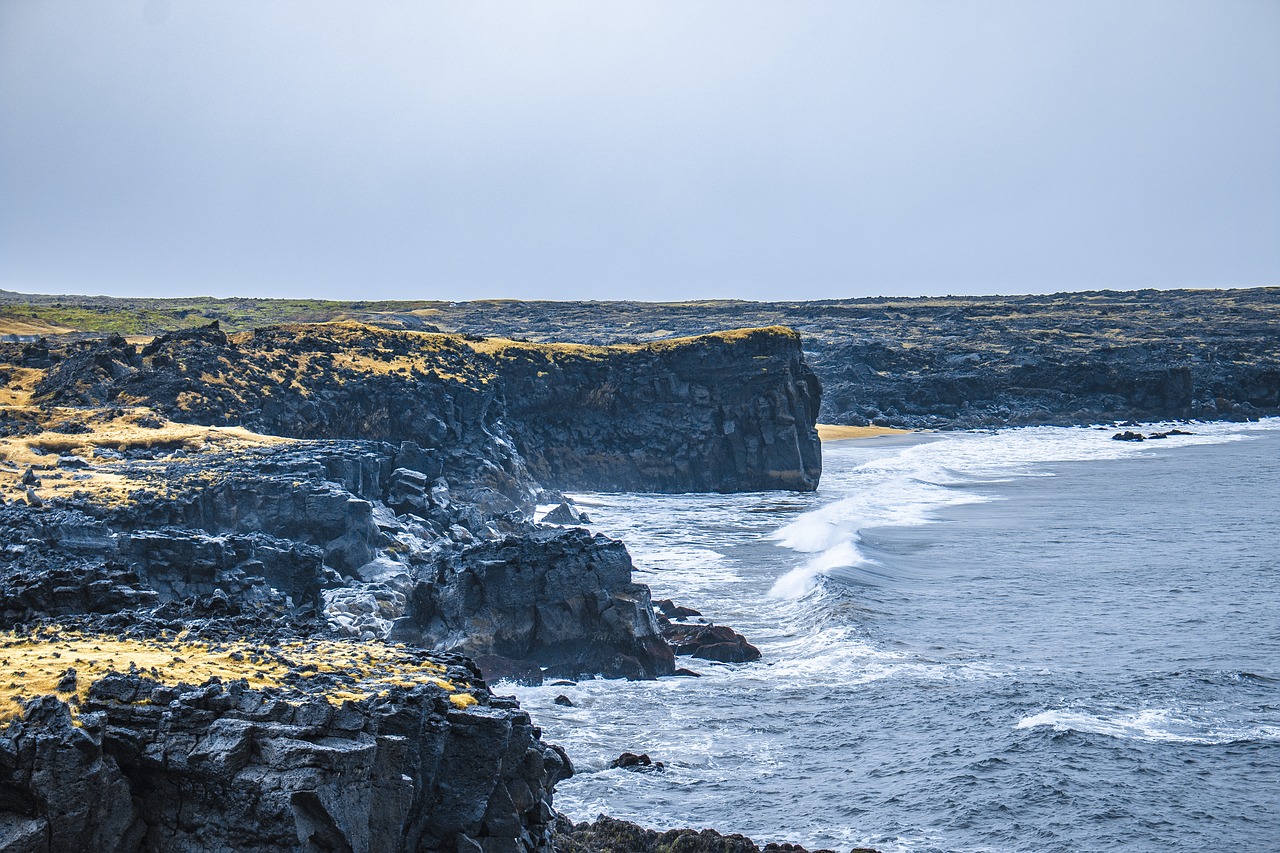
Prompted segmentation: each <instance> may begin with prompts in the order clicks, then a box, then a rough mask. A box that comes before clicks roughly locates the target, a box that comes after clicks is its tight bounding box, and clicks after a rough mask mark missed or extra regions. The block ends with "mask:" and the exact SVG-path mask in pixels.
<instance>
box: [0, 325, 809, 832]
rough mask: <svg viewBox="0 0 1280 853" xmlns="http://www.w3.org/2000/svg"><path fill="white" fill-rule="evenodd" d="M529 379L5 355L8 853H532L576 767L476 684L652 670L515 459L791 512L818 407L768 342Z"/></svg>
mask: <svg viewBox="0 0 1280 853" xmlns="http://www.w3.org/2000/svg"><path fill="white" fill-rule="evenodd" d="M536 349H539V348H536V347H528V346H527V345H523V344H519V343H517V342H512V341H484V340H479V339H475V340H472V339H467V338H464V337H461V336H456V335H436V334H422V333H410V332H398V331H386V330H379V329H371V328H368V327H364V326H359V325H356V324H333V325H328V326H319V327H313V326H305V327H277V328H273V329H265V330H261V331H258V332H255V333H251V334H243V335H233V336H229V335H226V334H224V333H223V332H222V331H221V330H220V329H218V328H216V327H206V328H199V329H194V330H187V331H183V332H179V333H174V334H171V335H166V336H162V337H160V338H158V339H156V340H154V341H152V342H151V343H150V344H148V345H146V346H144V347H142V348H141V349H139V348H138V346H137V345H136V344H134V343H130V342H128V341H126V340H124V339H123V338H120V337H116V336H112V337H109V338H106V339H100V340H93V341H83V342H76V341H71V342H67V341H63V342H60V343H58V342H55V343H53V344H50V343H49V342H34V343H28V344H24V345H21V346H9V347H7V348H5V349H3V350H2V351H0V356H3V357H5V358H7V359H8V360H7V361H6V362H5V363H3V364H0V379H3V381H4V388H3V396H0V661H2V662H3V663H4V665H5V666H6V668H7V670H8V672H9V673H10V677H11V679H12V680H11V681H10V682H9V690H10V696H11V703H10V704H9V706H8V708H7V711H6V709H5V708H3V707H0V850H5V851H8V850H13V851H19V850H23V851H26V850H31V851H55V850H56V851H64V850H65V851H71V850H76V851H79V850H84V849H91V850H106V851H117V853H125V851H129V853H132V851H143V850H146V851H181V850H193V849H200V850H210V851H223V850H225V851H230V850H264V851H265V850H298V851H320V850H348V851H384V850H385V851H402V850H403V851H410V850H412V851H428V850H429V851H449V853H454V851H469V853H500V852H501V853H506V851H512V853H514V851H549V849H550V845H551V843H552V842H551V827H550V821H551V819H552V817H553V811H552V801H551V795H552V791H553V788H554V785H555V783H556V782H557V781H558V780H559V779H562V778H564V777H565V776H566V775H568V774H569V773H571V772H572V771H571V767H570V765H569V763H568V759H567V757H566V756H564V754H563V753H562V752H560V751H558V750H557V749H556V748H555V747H552V746H548V745H545V744H542V743H541V741H540V738H539V732H538V730H537V728H536V727H535V726H533V725H532V723H531V722H530V720H529V718H528V717H527V715H525V714H523V713H522V712H521V711H519V709H518V707H516V704H515V702H514V700H508V699H503V698H501V697H496V696H493V695H492V694H491V693H489V691H488V689H487V686H486V683H485V679H486V678H498V677H512V678H519V679H523V680H526V681H534V682H536V681H538V680H540V679H541V678H543V677H544V674H545V675H548V676H554V677H578V676H593V675H603V676H606V677H620V678H621V677H625V678H656V677H660V676H663V675H668V674H670V673H672V671H673V668H674V654H673V652H672V649H671V647H670V646H669V645H668V644H667V642H666V641H665V640H664V639H663V635H662V634H661V633H660V631H659V624H658V620H657V618H656V616H655V613H654V610H653V605H652V602H651V601H650V596H649V590H648V588H647V587H645V586H643V585H640V584H636V583H634V582H633V581H632V570H633V567H632V564H631V559H630V556H629V555H628V554H627V552H626V549H625V548H624V547H623V546H622V545H621V543H618V542H615V541H612V540H609V539H607V538H605V537H603V536H598V535H592V534H591V533H589V532H587V531H586V530H583V529H580V528H559V527H551V526H545V525H538V524H535V523H533V522H532V520H531V518H530V511H531V510H532V507H533V505H534V501H535V498H536V497H538V495H539V491H540V484H539V483H538V481H537V480H536V479H535V478H534V476H533V475H532V474H531V473H530V471H529V469H528V467H527V466H526V465H525V462H524V459H523V457H522V456H521V454H520V452H519V451H518V449H517V447H518V443H520V442H523V443H527V445H528V446H529V447H530V448H532V450H531V452H532V453H534V454H536V455H535V457H534V458H536V459H537V464H538V465H539V466H540V467H539V471H545V472H548V475H549V472H551V471H552V470H553V467H552V466H553V465H555V464H559V465H561V466H565V465H567V464H568V463H567V461H566V460H567V457H563V456H558V455H557V454H556V453H555V452H553V449H552V447H551V444H552V442H555V441H559V440H566V441H569V440H571V441H574V442H576V447H577V448H578V449H579V450H580V451H581V452H584V453H589V452H590V443H591V442H596V443H598V445H599V451H598V453H597V454H596V455H597V456H598V457H599V459H597V460H595V461H594V462H593V463H592V465H593V467H590V468H588V469H583V471H586V472H587V473H585V474H583V473H581V472H579V474H578V475H577V476H582V477H588V478H590V477H594V478H597V479H596V480H594V481H588V480H576V481H573V482H578V483H580V484H582V485H588V484H590V485H595V486H597V487H608V486H610V485H613V486H615V487H619V488H635V487H646V488H663V489H669V490H673V489H685V488H718V489H730V488H763V487H773V488H812V487H813V486H814V485H815V484H816V479H817V476H818V467H819V460H818V457H817V450H818V447H817V443H816V437H815V436H814V435H813V416H814V414H815V413H816V409H817V394H818V390H817V385H816V382H815V381H814V380H813V378H812V376H811V374H808V373H807V372H806V370H805V368H804V365H803V361H802V358H801V355H800V349H799V343H798V340H797V339H796V337H795V335H794V334H792V333H788V332H785V331H782V330H763V331H756V332H742V333H734V334H731V335H719V336H712V337H711V338H709V339H706V340H703V341H692V342H677V343H673V344H663V345H657V346H648V347H620V348H616V349H604V350H600V349H596V350H592V351H590V352H587V351H580V352H576V353H573V357H572V358H569V357H564V358H563V360H562V359H561V356H560V351H562V350H565V348H541V349H546V350H548V351H550V350H553V349H554V350H555V352H554V353H552V355H550V356H548V358H547V360H546V363H548V364H551V365H553V367H554V369H555V370H556V374H555V376H554V377H551V378H548V377H549V376H550V374H549V373H548V375H546V376H538V374H537V371H533V372H532V373H531V372H530V365H531V364H533V361H532V354H531V353H532V351H533V350H536ZM645 371H651V372H652V374H653V381H652V382H647V381H646V379H645V376H644V372H645ZM574 383H580V385H575V384H574ZM570 386H572V387H570ZM539 395H540V396H539ZM606 396H609V399H610V403H609V405H608V406H604V407H601V406H599V405H598V404H599V402H600V401H601V400H603V399H604V398H605V397H606ZM627 397H634V398H635V399H634V401H632V402H630V403H626V402H625V398H627ZM516 400H520V401H522V402H521V406H520V407H517V406H516V405H514V404H513V401H516ZM557 401H558V402H557ZM574 406H576V407H577V412H576V415H575V413H574V412H573V411H572V410H571V407H574ZM646 410H649V411H648V412H647V414H646V413H645V412H646ZM565 414H568V415H570V416H572V417H576V418H577V419H578V420H580V421H581V423H582V429H581V430H580V431H579V432H577V433H574V436H573V437H572V438H569V437H568V434H567V433H564V432H563V431H564V430H569V429H570V426H569V425H568V423H567V422H566V421H564V420H558V421H554V422H552V420H553V415H555V416H559V415H565ZM610 418H624V419H630V420H631V421H633V423H632V424H631V425H630V427H629V428H628V429H626V430H611V429H610V428H609V426H608V421H609V419H610ZM544 419H545V420H546V421H547V423H543V420H544ZM571 419H572V418H571ZM669 433H675V434H677V435H676V436H675V437H674V438H673V437H672V436H671V435H668V434H669ZM666 455H674V457H675V463H676V464H675V465H674V466H672V465H671V462H672V460H671V459H665V458H664V456H666ZM757 468H759V469H760V471H759V472H757V471H756V470H755V469H757ZM557 482H565V483H568V482H570V481H569V480H568V479H565V480H563V481H557ZM566 512H568V510H567V509H566ZM569 514H570V515H572V513H569ZM578 521H581V518H580V517H579V519H578ZM667 627H668V628H669V627H670V626H667ZM729 633H730V634H731V633H732V632H729ZM716 639H719V637H718V636H717V638H716ZM738 639H741V638H738ZM743 643H745V641H743ZM704 645H705V644H704ZM462 654H465V655H466V656H467V657H465V658H464V657H461V656H460V655H462ZM715 659H717V660H720V659H725V658H724V657H723V656H721V657H717V658H715ZM734 659H735V660H736V659H738V658H734ZM743 659H746V658H743Z"/></svg>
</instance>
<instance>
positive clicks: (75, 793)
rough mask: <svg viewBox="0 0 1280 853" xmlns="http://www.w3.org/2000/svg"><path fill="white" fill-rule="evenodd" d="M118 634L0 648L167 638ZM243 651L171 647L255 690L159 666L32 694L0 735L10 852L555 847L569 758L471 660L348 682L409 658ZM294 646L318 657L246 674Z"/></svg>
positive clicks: (48, 649) (2, 840)
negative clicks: (276, 671)
mask: <svg viewBox="0 0 1280 853" xmlns="http://www.w3.org/2000/svg"><path fill="white" fill-rule="evenodd" d="M112 639H113V638H96V637H93V636H86V635H76V636H75V637H68V636H66V635H51V636H46V637H42V638H21V637H19V638H14V639H12V640H10V641H8V642H6V643H4V651H5V652H6V653H8V654H10V655H17V654H19V653H22V652H24V651H25V652H28V653H29V654H28V658H26V659H25V660H27V663H25V664H24V665H26V666H28V667H30V666H31V665H32V664H31V663H30V655H33V654H41V653H43V654H45V655H49V654H52V653H53V651H54V649H55V648H62V649H66V650H72V649H74V651H70V652H69V653H74V654H78V655H81V656H84V657H88V656H90V655H92V654H94V652H93V651H92V650H93V649H95V648H96V649H99V650H103V646H106V647H107V648H106V649H105V650H103V651H100V652H99V653H100V654H102V653H115V654H118V655H119V656H120V657H121V658H132V657H135V656H136V657H137V658H139V659H142V660H144V661H146V660H153V659H155V657H154V652H155V650H156V648H157V647H163V645H164V644H162V643H148V644H143V643H136V644H133V646H128V645H127V644H122V643H119V642H114V643H113V642H112V641H111V640H112ZM33 640H34V641H36V642H39V643H40V644H41V646H42V648H41V649H39V650H37V651H31V649H30V648H27V647H28V646H29V645H30V641H33ZM332 648H333V647H330V648H329V652H330V653H331V652H332ZM336 648H338V649H340V650H341V649H343V647H342V646H337V647H336ZM174 651H176V652H180V654H173V653H172V652H174ZM247 651H248V653H249V654H253V655H254V656H255V657H258V660H257V661H256V662H254V661H250V660H247V659H245V658H246V655H245V653H243V652H232V653H231V654H230V656H229V657H228V656H218V654H217V652H218V647H201V646H198V645H195V646H193V645H191V644H189V643H184V644H181V645H177V644H175V645H173V646H172V647H171V649H170V651H169V653H168V654H169V656H170V657H171V658H180V659H181V660H182V662H183V663H182V665H183V666H184V667H187V668H188V669H189V668H191V667H192V666H193V665H194V666H195V667H196V668H199V665H200V664H201V663H203V664H205V665H206V666H208V667H209V668H210V669H217V668H224V671H225V666H227V665H231V666H234V665H235V657H236V655H240V657H241V659H244V664H243V666H242V670H243V671H244V672H245V673H246V674H247V675H249V677H250V678H251V679H253V680H254V681H255V682H257V683H259V684H261V685H262V686H257V687H250V685H249V680H247V679H242V680H229V681H228V680H225V679H221V680H220V679H219V678H216V677H215V678H212V679H209V680H207V681H205V682H204V683H203V684H189V683H184V682H181V681H177V682H174V681H173V680H172V679H168V678H166V677H165V674H164V672H163V669H164V666H165V664H163V663H162V664H161V667H160V669H153V670H151V671H150V672H147V673H145V674H144V673H142V672H141V671H140V670H135V671H134V672H132V673H109V674H107V675H105V676H103V677H101V678H99V679H97V680H96V681H94V682H93V683H92V684H91V685H90V686H88V687H87V688H86V689H85V690H84V691H83V695H75V694H72V695H70V696H62V697H57V696H44V697H43V698H39V699H35V700H32V701H30V702H28V703H27V704H26V706H25V707H24V708H23V709H22V711H21V716H20V718H19V719H17V720H15V721H14V722H12V723H11V724H10V725H9V726H8V727H7V728H5V729H4V730H3V732H0V790H2V791H3V792H4V796H3V798H2V799H0V849H4V850H15V851H16V850H23V851H42V852H43V851H47V853H84V851H107V853H134V851H173V853H186V851H191V850H204V851H227V853H230V851H262V853H266V851H318V850H348V851H368V853H374V851H385V853H393V851H394V853H398V851H418V850H449V851H453V850H484V851H517V850H519V851H550V850H551V839H550V822H551V820H552V818H553V816H554V812H553V810H552V808H551V795H552V791H553V789H554V787H555V784H556V782H558V781H559V780H561V779H564V778H567V777H568V776H569V775H571V774H572V772H573V771H572V767H571V765H570V764H569V761H568V759H567V757H566V756H565V755H564V753H563V752H562V751H560V750H559V749H558V748H556V747H551V746H547V745H545V744H543V743H542V742H541V741H540V739H539V733H538V730H537V728H536V727H534V726H533V725H532V724H531V722H530V720H529V717H528V715H527V714H525V713H524V712H522V711H520V710H518V709H517V708H516V707H515V706H514V700H499V699H498V698H496V697H493V696H491V695H490V694H489V693H488V691H487V690H486V689H485V688H484V686H483V683H482V682H480V681H479V679H478V677H477V675H476V673H475V672H474V670H471V669H468V667H467V665H466V662H465V661H464V660H461V659H447V658H446V659H428V658H426V657H422V656H418V658H417V659H416V660H406V661H385V660H384V661H383V663H384V664H387V666H386V667H385V672H386V674H385V675H383V676H379V677H368V678H365V679H363V680H361V681H359V683H357V684H352V683H350V682H351V679H350V677H349V674H350V672H351V670H352V669H353V668H355V667H357V666H359V665H360V663H359V662H360V661H363V660H366V659H367V658H370V657H373V658H377V657H378V656H380V655H392V656H394V655H396V654H400V653H398V652H395V651H394V650H391V649H381V650H379V649H378V648H376V647H372V646H364V647H361V648H356V649H350V650H349V651H351V652H355V653H356V654H352V655H351V656H350V657H351V660H350V661H349V662H347V663H344V664H343V667H342V669H343V671H342V672H338V671H337V670H330V669H329V668H328V667H327V666H326V657H325V654H326V650H325V649H324V648H319V647H314V646H312V647H309V648H308V647H306V646H305V645H303V646H301V647H299V648H298V649H297V650H291V649H289V648H287V647H286V648H285V650H284V651H283V652H282V651H280V647H279V646H276V647H275V649H274V650H273V649H272V648H271V647H269V646H263V647H262V648H261V649H253V648H252V647H249V648H248V649H247ZM285 654H293V655H295V656H298V657H300V658H302V659H306V660H308V661H309V663H308V664H306V665H302V666H295V667H294V668H293V669H292V670H291V672H290V673H289V674H287V675H286V677H284V678H282V679H280V680H279V681H278V682H276V683H270V684H267V683H263V682H270V681H274V680H275V679H274V676H272V675H268V676H267V677H266V678H263V677H261V676H260V675H255V674H254V672H255V669H256V668H258V667H264V668H267V669H272V668H273V667H276V668H278V667H279V665H280V664H279V661H280V659H281V658H282V657H283V656H284V655H285ZM183 656H185V657H183ZM201 656H207V657H208V659H207V660H195V661H194V664H193V659H198V658H201ZM317 661H318V662H319V664H320V666H319V667H317V666H316V662H317ZM25 672H26V671H25V670H24V673H25ZM152 672H154V673H155V674H154V675H153V674H152ZM335 678H337V679H338V681H337V682H335V681H334V679H335ZM415 680H416V681H418V682H419V683H417V684H412V682H414V681H415ZM340 684H341V685H343V686H342V687H340V686H339V685H340ZM405 684H410V685H411V686H404V685H405ZM12 686H13V685H11V687H12ZM344 696H345V697H349V698H345V699H344V698H343V697H344Z"/></svg>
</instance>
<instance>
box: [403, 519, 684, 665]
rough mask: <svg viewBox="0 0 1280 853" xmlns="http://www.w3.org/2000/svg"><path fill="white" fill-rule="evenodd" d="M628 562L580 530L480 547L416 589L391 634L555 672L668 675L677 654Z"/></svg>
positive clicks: (622, 551)
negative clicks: (660, 629)
mask: <svg viewBox="0 0 1280 853" xmlns="http://www.w3.org/2000/svg"><path fill="white" fill-rule="evenodd" d="M631 570H632V566H631V557H630V555H628V554H627V550H626V548H625V547H624V546H623V545H622V543H621V542H617V541H614V540H611V539H608V538H606V537H604V536H600V535H592V534H591V533H588V532H587V531H585V530H581V529H570V530H554V529H547V530H543V531H538V532H536V533H532V534H529V535H525V536H519V537H516V536H509V537H506V538H504V539H502V540H500V541H496V542H491V543H485V544H482V545H477V546H474V547H472V548H468V549H467V550H465V551H463V552H462V554H461V555H459V557H458V560H457V562H456V563H453V564H450V565H447V566H442V567H440V568H439V569H438V570H437V572H436V573H435V575H433V576H431V577H428V578H427V579H425V580H424V582H422V583H419V584H418V585H417V586H416V587H415V588H414V590H413V595H412V602H411V614H410V617H409V618H406V619H405V620H402V621H401V622H399V623H397V625H396V631H395V633H394V634H393V637H395V638H397V639H403V640H406V641H412V642H421V643H423V644H424V645H426V646H428V647H441V648H447V649H449V650H451V651H456V652H461V653H464V654H467V655H470V656H495V657H497V658H502V659H506V660H507V661H530V662H537V663H539V664H541V665H542V666H543V667H545V668H546V674H547V676H548V677H554V678H563V677H573V676H577V675H585V674H595V673H599V674H602V675H605V676H607V677H614V678H617V677H625V678H656V677H658V676H661V675H667V674H669V673H670V672H671V671H672V669H673V668H674V657H673V656H672V653H671V650H670V649H669V648H668V647H667V644H666V643H665V642H663V640H662V638H661V637H660V636H659V634H658V626H657V623H656V621H655V620H654V616H653V609H652V604H651V603H650V599H649V588H648V587H646V586H643V585H641V584H636V583H632V582H631ZM486 674H488V673H486Z"/></svg>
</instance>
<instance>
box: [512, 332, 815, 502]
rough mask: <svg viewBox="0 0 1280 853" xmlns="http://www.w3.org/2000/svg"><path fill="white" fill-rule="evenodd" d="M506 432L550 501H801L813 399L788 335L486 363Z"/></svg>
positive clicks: (806, 484) (532, 354) (527, 351)
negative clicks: (671, 495) (659, 496)
mask: <svg viewBox="0 0 1280 853" xmlns="http://www.w3.org/2000/svg"><path fill="white" fill-rule="evenodd" d="M495 358H496V359H497V362H498V370H499V372H500V373H501V375H502V380H503V387H504V389H505V394H506V404H507V412H508V417H509V420H510V425H511V430H512V432H513V434H514V435H515V438H516V442H517V444H518V445H519V447H520V450H521V452H522V453H523V454H524V456H525V459H526V461H527V462H528V464H529V467H530V470H531V471H532V472H533V474H534V476H535V477H537V479H538V480H539V481H540V482H541V483H543V484H544V485H549V486H554V487H556V488H562V489H570V488H576V489H583V488H585V489H596V490H606V491H646V492H647V491H656V492H686V491H703V492H734V491H752V490H761V489H796V490H800V491H811V490H813V489H814V488H816V487H817V484H818V478H819V476H820V475H821V473H822V452H821V448H820V446H819V443H818V435H817V431H816V429H815V424H816V422H817V417H818V407H819V404H820V402H821V393H822V392H821V387H820V385H819V383H818V380H817V378H816V377H815V376H814V375H813V372H812V371H811V370H810V369H809V367H808V365H806V364H805V361H804V356H803V354H802V352H801V350H800V338H799V336H798V335H797V334H796V333H795V332H792V331H790V330H789V329H779V328H772V329H749V330H743V331H739V332H726V333H721V334H715V335H707V336H705V337H701V338H697V339H695V340H690V341H667V342H664V343H662V344H655V345H651V346H643V347H632V348H623V347H619V348H616V349H609V350H603V349H599V348H591V347H544V346H536V345H529V344H518V343H513V344H510V345H507V346H505V347H502V348H500V349H498V350H497V351H496V352H495Z"/></svg>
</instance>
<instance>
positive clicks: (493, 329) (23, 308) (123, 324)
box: [0, 287, 1280, 345]
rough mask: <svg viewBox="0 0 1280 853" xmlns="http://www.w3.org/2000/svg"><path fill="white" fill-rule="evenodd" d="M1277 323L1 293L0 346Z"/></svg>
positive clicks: (1269, 304) (1146, 336) (1250, 309)
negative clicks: (257, 332) (44, 338)
mask: <svg viewBox="0 0 1280 853" xmlns="http://www.w3.org/2000/svg"><path fill="white" fill-rule="evenodd" d="M1278 315H1280V287H1258V288H1250V289H1233V290H1211V289H1204V290H1134V291H1109V290H1100V291H1083V292H1077V293H1053V294H1044V295H1028V296H943V297H916V298H903V297H867V298H859V299H827V300H819V301H811V302H795V301H779V302H746V301H738V300H701V301H690V302H667V303H646V302H550V301H521V300H514V299H487V300H475V301H471V302H442V301H429V300H420V301H413V300H405V301H382V302H371V301H358V300H357V301H345V302H341V301H325V300H305V299H238V298H237V299H211V298H186V299H121V298H114V297H106V296H52V295H43V294H24V293H14V292H12V291H0V335H6V334H28V335H29V334H51V333H53V330H55V329H57V330H63V329H69V330H73V331H78V332H92V333H104V332H118V333H120V334H124V335H143V334H153V335H154V334H159V333H161V332H164V331H168V330H172V329H181V328H192V327H196V326H202V325H206V324H207V323H209V322H211V321H213V320H218V321H220V322H221V323H222V325H223V327H224V328H225V329H226V330H227V331H228V332H237V331H247V330H249V329H253V328H256V327H261V326H266V325H271V324H278V323H296V322H308V323H311V322H329V321H334V320H356V321H360V322H364V323H372V324H375V325H379V326H385V327H388V328H400V329H408V330H419V331H452V332H464V333H470V334H477V335H485V336H498V337H507V338H521V339H529V340H532V341H576V342H585V343H593V344H608V343H620V342H633V343H634V342H641V343H643V342H646V341H652V340H659V339H664V338H674V337H683V336H689V335H697V334H704V333H708V332H713V331H715V330H717V329H727V328H738V327H768V326H787V327H790V328H794V329H797V330H798V331H800V333H801V334H802V335H803V336H804V338H805V340H806V343H821V342H823V341H827V340H834V339H839V338H844V337H848V336H859V335H861V336H889V337H894V338H899V339H911V338H921V337H923V338H938V337H942V336H948V335H955V334H961V335H963V334H967V333H968V332H969V331H971V330H974V329H978V328H991V329H996V330H1004V331H1008V332H1015V333H1017V334H1019V335H1021V336H1024V337H1028V338H1043V339H1045V340H1053V341H1056V342H1061V343H1066V344H1070V343H1071V342H1072V341H1073V340H1084V341H1106V342H1109V343H1112V344H1115V345H1124V344H1131V343H1141V342H1147V341H1151V340H1156V339H1161V338H1165V337H1169V336H1171V335H1180V336H1186V335H1194V336H1201V335H1205V334H1209V335H1225V336H1229V335H1231V334H1232V333H1233V329H1236V328H1240V327H1245V328H1249V327H1252V326H1254V325H1256V324H1258V323H1264V324H1274V323H1275V322H1277V320H1278ZM36 328H39V329H41V331H33V329H36ZM1271 328H1274V326H1271ZM44 330H48V331H44Z"/></svg>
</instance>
